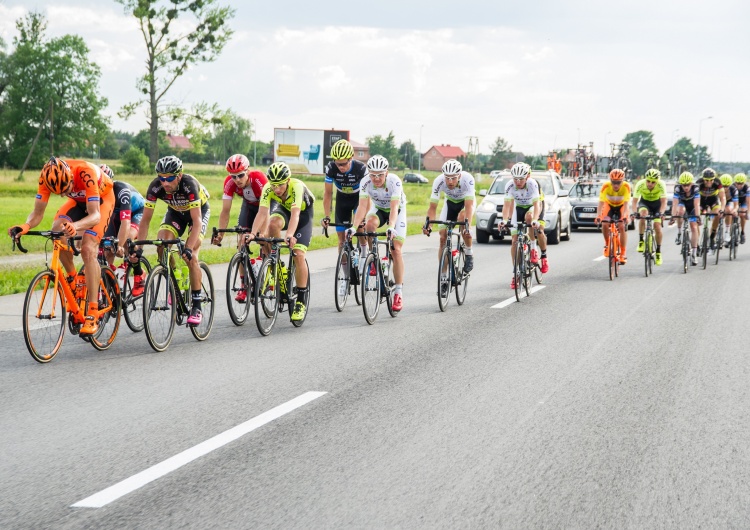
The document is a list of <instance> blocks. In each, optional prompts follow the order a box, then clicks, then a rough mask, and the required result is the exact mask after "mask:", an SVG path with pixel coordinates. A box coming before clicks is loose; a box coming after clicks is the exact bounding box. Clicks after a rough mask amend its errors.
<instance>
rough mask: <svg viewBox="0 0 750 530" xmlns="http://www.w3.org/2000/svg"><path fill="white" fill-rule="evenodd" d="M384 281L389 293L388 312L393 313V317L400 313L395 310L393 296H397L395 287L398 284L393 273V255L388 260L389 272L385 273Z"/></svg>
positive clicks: (386, 300)
mask: <svg viewBox="0 0 750 530" xmlns="http://www.w3.org/2000/svg"><path fill="white" fill-rule="evenodd" d="M383 276H384V277H383V281H385V285H386V288H387V295H386V299H385V303H386V305H387V306H388V312H389V313H390V314H391V316H392V317H393V318H396V315H398V313H399V312H398V311H394V310H393V297H394V296H396V293H395V292H394V288H395V286H396V278H395V277H394V274H393V257H392V256H391V259H389V260H388V274H387V275H383Z"/></svg>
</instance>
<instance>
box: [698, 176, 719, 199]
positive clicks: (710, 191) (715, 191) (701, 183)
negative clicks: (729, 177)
mask: <svg viewBox="0 0 750 530" xmlns="http://www.w3.org/2000/svg"><path fill="white" fill-rule="evenodd" d="M695 185H696V186H698V190H699V191H700V194H701V197H714V196H717V195H719V191H721V190H722V189H723V188H724V186H722V185H721V182H719V179H713V180H710V181H706V180H703V178H702V177H701V178H699V179H698V180H696V181H695Z"/></svg>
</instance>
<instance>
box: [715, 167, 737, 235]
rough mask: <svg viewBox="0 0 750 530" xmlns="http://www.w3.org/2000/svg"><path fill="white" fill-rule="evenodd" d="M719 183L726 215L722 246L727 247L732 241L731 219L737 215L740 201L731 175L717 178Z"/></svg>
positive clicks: (725, 174)
mask: <svg viewBox="0 0 750 530" xmlns="http://www.w3.org/2000/svg"><path fill="white" fill-rule="evenodd" d="M719 182H721V185H722V186H723V187H724V198H725V200H726V204H725V206H724V213H725V214H727V215H725V216H724V246H725V247H729V243H730V241H731V240H732V218H733V216H734V215H737V213H738V206H739V202H740V199H739V193H738V191H737V187H736V186H735V185H734V179H733V178H732V175H730V174H729V173H724V174H723V175H722V176H720V177H719Z"/></svg>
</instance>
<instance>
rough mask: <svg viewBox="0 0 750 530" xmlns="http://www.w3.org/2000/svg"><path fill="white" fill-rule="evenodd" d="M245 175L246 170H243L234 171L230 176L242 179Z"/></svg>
mask: <svg viewBox="0 0 750 530" xmlns="http://www.w3.org/2000/svg"><path fill="white" fill-rule="evenodd" d="M245 175H247V172H246V171H243V172H242V173H235V174H234V175H232V178H233V179H235V180H236V179H242V178H245Z"/></svg>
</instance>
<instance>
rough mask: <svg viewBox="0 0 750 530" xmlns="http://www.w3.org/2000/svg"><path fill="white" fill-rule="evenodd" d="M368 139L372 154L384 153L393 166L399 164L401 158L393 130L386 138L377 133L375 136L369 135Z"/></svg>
mask: <svg viewBox="0 0 750 530" xmlns="http://www.w3.org/2000/svg"><path fill="white" fill-rule="evenodd" d="M366 141H367V145H368V146H369V147H370V156H375V155H382V156H384V157H386V158H387V159H388V162H389V164H390V165H391V166H393V167H395V166H397V165H398V163H399V160H400V158H399V153H398V148H397V147H396V140H395V139H394V137H393V131H391V132H389V133H388V136H386V137H385V138H383V137H382V136H380V135H379V134H376V135H375V136H369V137H368V138H367V140H366Z"/></svg>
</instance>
